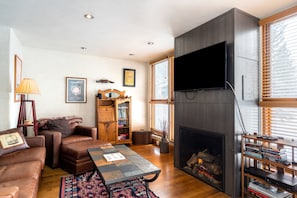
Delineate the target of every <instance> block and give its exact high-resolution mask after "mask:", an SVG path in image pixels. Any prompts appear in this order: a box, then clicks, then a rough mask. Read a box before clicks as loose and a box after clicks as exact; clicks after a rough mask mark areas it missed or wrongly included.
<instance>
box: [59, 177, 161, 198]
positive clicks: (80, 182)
mask: <svg viewBox="0 0 297 198" xmlns="http://www.w3.org/2000/svg"><path fill="white" fill-rule="evenodd" d="M90 174H92V172H87V173H84V174H81V175H76V176H75V175H67V176H63V177H61V183H60V198H85V197H94V198H95V197H96V198H97V197H99V198H108V192H107V189H106V186H105V185H104V184H103V182H102V180H101V178H100V176H99V175H98V173H97V172H96V173H95V174H93V176H92V177H91V179H90V180H89V181H87V178H88V176H89V175H90ZM112 188H113V190H114V191H113V197H114V198H133V197H138V198H146V197H147V195H146V190H145V186H144V185H143V184H140V183H139V180H138V179H135V180H129V181H126V182H120V183H117V184H116V185H113V187H112ZM149 194H150V197H151V198H158V196H156V195H155V193H154V192H152V191H151V190H149Z"/></svg>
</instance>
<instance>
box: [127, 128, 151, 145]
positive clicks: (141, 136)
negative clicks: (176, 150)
mask: <svg viewBox="0 0 297 198" xmlns="http://www.w3.org/2000/svg"><path fill="white" fill-rule="evenodd" d="M132 143H133V144H136V145H137V144H151V143H152V132H151V131H133V132H132Z"/></svg>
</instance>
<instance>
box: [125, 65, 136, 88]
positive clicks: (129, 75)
mask: <svg viewBox="0 0 297 198" xmlns="http://www.w3.org/2000/svg"><path fill="white" fill-rule="evenodd" d="M135 82H136V70H135V69H127V68H124V69H123V86H125V87H135Z"/></svg>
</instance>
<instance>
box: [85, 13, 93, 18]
mask: <svg viewBox="0 0 297 198" xmlns="http://www.w3.org/2000/svg"><path fill="white" fill-rule="evenodd" d="M84 17H85V18H86V19H94V16H93V15H92V14H85V15H84Z"/></svg>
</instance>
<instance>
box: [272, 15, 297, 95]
mask: <svg viewBox="0 0 297 198" xmlns="http://www.w3.org/2000/svg"><path fill="white" fill-rule="evenodd" d="M270 30H271V32H270V34H271V37H270V38H271V40H270V41H271V43H270V45H271V48H270V49H271V51H270V52H271V59H270V64H271V79H272V81H271V97H272V98H297V16H294V17H292V18H289V19H286V20H283V21H281V22H276V23H274V24H272V25H271V27H270Z"/></svg>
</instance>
